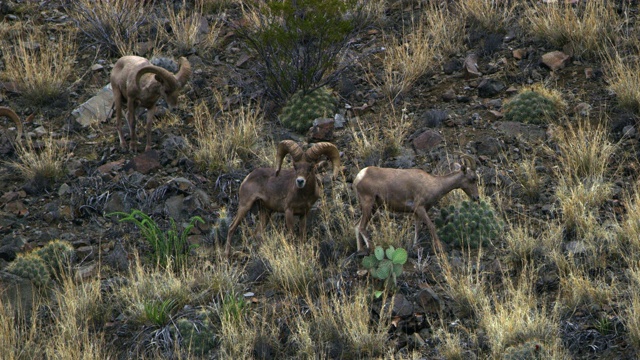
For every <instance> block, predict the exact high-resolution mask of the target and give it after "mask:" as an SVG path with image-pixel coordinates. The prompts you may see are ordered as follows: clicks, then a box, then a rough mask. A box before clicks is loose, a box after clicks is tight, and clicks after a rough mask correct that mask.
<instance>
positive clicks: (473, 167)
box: [460, 154, 476, 171]
mask: <svg viewBox="0 0 640 360" xmlns="http://www.w3.org/2000/svg"><path fill="white" fill-rule="evenodd" d="M460 158H461V159H462V160H463V161H464V162H466V163H467V166H468V167H469V169H471V170H473V171H475V170H476V159H475V158H474V157H473V156H471V155H467V154H462V155H460Z"/></svg>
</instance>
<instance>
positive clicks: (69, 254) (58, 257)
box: [35, 240, 75, 278]
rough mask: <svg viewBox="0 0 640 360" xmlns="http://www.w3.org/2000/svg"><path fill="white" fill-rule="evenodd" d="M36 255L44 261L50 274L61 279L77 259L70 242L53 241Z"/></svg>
mask: <svg viewBox="0 0 640 360" xmlns="http://www.w3.org/2000/svg"><path fill="white" fill-rule="evenodd" d="M35 253H36V255H38V256H40V257H41V258H42V260H44V262H45V264H46V265H47V268H48V270H49V273H50V274H51V275H52V276H54V277H56V278H59V277H60V276H61V275H62V274H63V273H64V271H65V270H67V269H69V268H70V267H71V263H72V262H73V259H74V257H75V250H74V248H73V246H72V245H71V244H70V243H69V242H68V241H61V240H53V241H50V242H49V243H48V244H47V245H45V246H43V247H42V248H40V249H38V250H37V251H36V252H35Z"/></svg>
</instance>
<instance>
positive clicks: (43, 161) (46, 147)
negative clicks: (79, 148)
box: [9, 134, 70, 184]
mask: <svg viewBox="0 0 640 360" xmlns="http://www.w3.org/2000/svg"><path fill="white" fill-rule="evenodd" d="M69 153H70V150H69V149H68V147H67V142H66V141H65V140H56V139H54V138H53V135H52V134H50V135H49V137H47V138H45V139H44V142H43V143H42V144H40V143H36V142H34V141H33V140H32V139H31V138H30V137H28V136H27V137H25V140H24V141H23V142H20V143H17V144H16V154H17V156H18V161H11V162H9V166H11V167H12V168H14V169H15V170H16V171H18V172H19V173H20V175H21V176H22V177H23V178H24V179H27V180H35V181H36V182H37V183H38V184H49V183H52V182H55V181H56V180H58V179H60V178H61V177H62V176H64V175H65V163H66V162H67V160H68V155H69Z"/></svg>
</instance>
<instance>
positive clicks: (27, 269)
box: [7, 253, 51, 288]
mask: <svg viewBox="0 0 640 360" xmlns="http://www.w3.org/2000/svg"><path fill="white" fill-rule="evenodd" d="M7 271H8V272H10V273H12V274H14V275H17V276H20V277H21V278H25V279H28V280H30V281H31V282H32V283H33V285H35V286H36V287H38V288H44V287H46V286H47V285H49V283H50V281H51V275H50V274H49V270H47V264H46V263H45V262H44V260H42V258H41V257H40V256H38V255H37V254H35V253H28V254H24V255H22V254H21V255H19V256H18V257H17V258H16V259H15V260H14V261H13V262H11V264H10V265H9V266H8V267H7Z"/></svg>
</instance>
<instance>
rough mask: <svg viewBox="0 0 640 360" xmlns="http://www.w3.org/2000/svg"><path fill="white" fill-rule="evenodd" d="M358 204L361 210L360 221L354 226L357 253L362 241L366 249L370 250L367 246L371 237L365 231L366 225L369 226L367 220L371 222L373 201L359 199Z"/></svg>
mask: <svg viewBox="0 0 640 360" xmlns="http://www.w3.org/2000/svg"><path fill="white" fill-rule="evenodd" d="M360 204H361V206H360V207H361V209H362V216H361V217H360V220H359V221H358V223H357V224H356V247H357V251H358V252H360V250H361V249H362V241H361V240H364V243H365V244H366V246H367V249H371V246H369V239H370V238H371V237H370V236H369V234H368V233H367V230H366V229H367V224H369V220H371V214H372V209H373V201H372V200H371V201H370V200H368V199H360Z"/></svg>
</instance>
